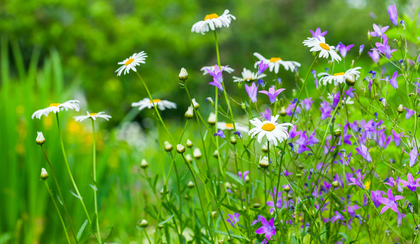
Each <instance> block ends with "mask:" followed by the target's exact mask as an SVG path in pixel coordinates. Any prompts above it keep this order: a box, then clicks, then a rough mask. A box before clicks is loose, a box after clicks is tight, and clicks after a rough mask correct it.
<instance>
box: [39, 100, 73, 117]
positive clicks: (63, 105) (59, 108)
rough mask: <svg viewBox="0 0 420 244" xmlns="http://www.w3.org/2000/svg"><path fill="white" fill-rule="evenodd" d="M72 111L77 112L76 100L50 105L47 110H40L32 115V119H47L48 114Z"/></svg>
mask: <svg viewBox="0 0 420 244" xmlns="http://www.w3.org/2000/svg"><path fill="white" fill-rule="evenodd" d="M64 109H65V110H66V111H67V110H69V109H71V110H74V111H77V112H78V111H79V101H78V100H69V101H67V102H64V103H51V104H50V106H48V107H47V108H44V109H40V110H37V111H35V113H33V114H32V119H33V118H34V117H36V118H37V119H41V116H42V115H44V116H45V117H48V114H49V113H51V112H53V113H55V114H56V113H58V112H60V111H63V110H64Z"/></svg>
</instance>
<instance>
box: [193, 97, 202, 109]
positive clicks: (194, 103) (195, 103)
mask: <svg viewBox="0 0 420 244" xmlns="http://www.w3.org/2000/svg"><path fill="white" fill-rule="evenodd" d="M191 101H192V105H193V107H194V109H198V108H199V107H200V104H198V103H197V102H196V101H195V98H193V99H191Z"/></svg>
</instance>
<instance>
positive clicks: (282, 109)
mask: <svg viewBox="0 0 420 244" xmlns="http://www.w3.org/2000/svg"><path fill="white" fill-rule="evenodd" d="M279 114H280V115H281V116H282V117H284V116H286V115H287V112H286V109H285V108H284V107H282V108H281V110H280V112H279Z"/></svg>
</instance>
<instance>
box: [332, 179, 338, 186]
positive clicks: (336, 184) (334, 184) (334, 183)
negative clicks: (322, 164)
mask: <svg viewBox="0 0 420 244" xmlns="http://www.w3.org/2000/svg"><path fill="white" fill-rule="evenodd" d="M339 185H340V184H339V183H338V181H336V180H335V181H333V182H332V186H334V187H338V186H339Z"/></svg>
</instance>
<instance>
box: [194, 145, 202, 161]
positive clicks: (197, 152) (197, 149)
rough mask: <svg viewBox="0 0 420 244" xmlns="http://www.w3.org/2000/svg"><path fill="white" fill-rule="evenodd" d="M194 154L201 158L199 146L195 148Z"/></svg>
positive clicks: (195, 156)
mask: <svg viewBox="0 0 420 244" xmlns="http://www.w3.org/2000/svg"><path fill="white" fill-rule="evenodd" d="M193 156H194V158H195V159H199V158H201V151H200V149H199V148H197V147H196V148H194V152H193Z"/></svg>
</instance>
